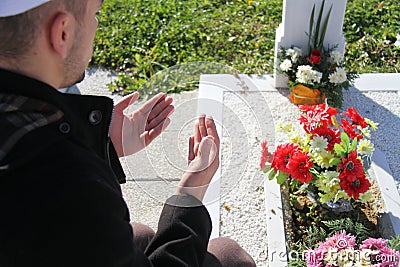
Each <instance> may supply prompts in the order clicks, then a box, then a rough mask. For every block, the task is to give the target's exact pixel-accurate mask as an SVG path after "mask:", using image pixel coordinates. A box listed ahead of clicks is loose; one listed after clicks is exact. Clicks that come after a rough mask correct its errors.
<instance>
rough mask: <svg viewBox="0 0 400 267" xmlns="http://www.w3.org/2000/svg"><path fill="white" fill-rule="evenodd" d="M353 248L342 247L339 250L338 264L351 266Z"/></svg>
mask: <svg viewBox="0 0 400 267" xmlns="http://www.w3.org/2000/svg"><path fill="white" fill-rule="evenodd" d="M354 253H355V251H354V249H350V248H347V249H343V250H341V251H340V252H339V257H338V265H339V266H343V267H353V263H354V258H355V255H354Z"/></svg>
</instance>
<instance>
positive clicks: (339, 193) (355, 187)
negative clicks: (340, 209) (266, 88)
mask: <svg viewBox="0 0 400 267" xmlns="http://www.w3.org/2000/svg"><path fill="white" fill-rule="evenodd" d="M299 111H300V114H301V116H300V118H299V119H298V121H299V125H298V127H297V128H296V127H294V125H293V124H287V125H282V124H280V125H279V126H278V128H279V130H283V131H284V132H285V133H286V135H287V137H288V139H289V142H288V143H284V144H279V145H278V146H277V147H276V149H275V152H274V153H271V152H269V149H268V146H267V143H266V142H263V143H262V144H261V146H262V154H261V162H260V168H261V170H262V171H263V172H265V173H268V176H269V179H270V180H272V179H276V180H277V182H278V183H279V184H280V185H284V184H286V185H290V184H292V183H297V184H298V185H301V186H302V188H303V189H307V190H308V191H311V192H314V193H315V194H316V195H318V197H319V201H320V202H321V203H327V202H330V203H336V202H338V201H339V200H350V199H356V200H361V201H363V202H366V201H368V200H369V199H370V198H371V192H369V191H368V189H369V188H370V186H371V183H370V181H369V180H368V178H367V177H366V166H365V163H364V160H363V158H364V157H370V156H371V155H372V153H373V151H374V145H373V144H372V143H371V141H370V140H368V139H367V138H369V137H370V131H371V130H376V129H377V126H378V124H377V123H374V122H373V121H371V120H369V119H368V118H364V117H362V116H361V115H360V114H359V113H358V112H357V110H355V109H354V108H349V109H348V110H347V111H346V112H343V113H342V114H341V115H342V117H341V118H340V121H338V119H337V117H336V115H337V114H338V110H337V109H336V108H333V107H330V106H328V105H327V104H319V105H312V106H306V105H300V106H299Z"/></svg>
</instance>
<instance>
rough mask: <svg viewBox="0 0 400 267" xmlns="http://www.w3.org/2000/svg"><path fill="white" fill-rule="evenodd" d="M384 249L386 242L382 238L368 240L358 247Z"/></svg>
mask: <svg viewBox="0 0 400 267" xmlns="http://www.w3.org/2000/svg"><path fill="white" fill-rule="evenodd" d="M385 247H386V240H385V239H382V238H372V237H371V238H368V239H365V240H364V241H363V242H362V244H361V245H360V249H370V250H381V249H383V248H385Z"/></svg>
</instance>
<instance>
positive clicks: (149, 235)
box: [131, 222, 156, 251]
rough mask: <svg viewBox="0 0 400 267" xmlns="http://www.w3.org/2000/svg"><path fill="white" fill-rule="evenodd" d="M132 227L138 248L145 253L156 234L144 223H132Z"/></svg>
mask: <svg viewBox="0 0 400 267" xmlns="http://www.w3.org/2000/svg"><path fill="white" fill-rule="evenodd" d="M131 226H132V229H133V241H134V243H135V245H136V247H138V248H139V249H140V250H142V251H144V250H145V249H146V247H147V245H148V244H149V243H150V241H151V240H152V239H153V237H154V236H155V234H156V233H155V232H154V230H153V229H151V228H150V227H149V226H147V225H145V224H142V223H134V222H131Z"/></svg>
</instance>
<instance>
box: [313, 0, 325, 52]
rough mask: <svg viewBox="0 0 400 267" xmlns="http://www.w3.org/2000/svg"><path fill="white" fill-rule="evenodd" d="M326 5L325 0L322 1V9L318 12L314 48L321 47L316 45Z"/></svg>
mask: <svg viewBox="0 0 400 267" xmlns="http://www.w3.org/2000/svg"><path fill="white" fill-rule="evenodd" d="M324 5H325V0H323V1H322V4H321V9H320V10H319V14H318V19H317V25H316V26H315V32H314V48H315V49H319V47H315V46H318V36H319V29H320V26H321V20H322V13H323V12H324ZM319 50H321V49H319ZM310 52H311V51H310Z"/></svg>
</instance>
